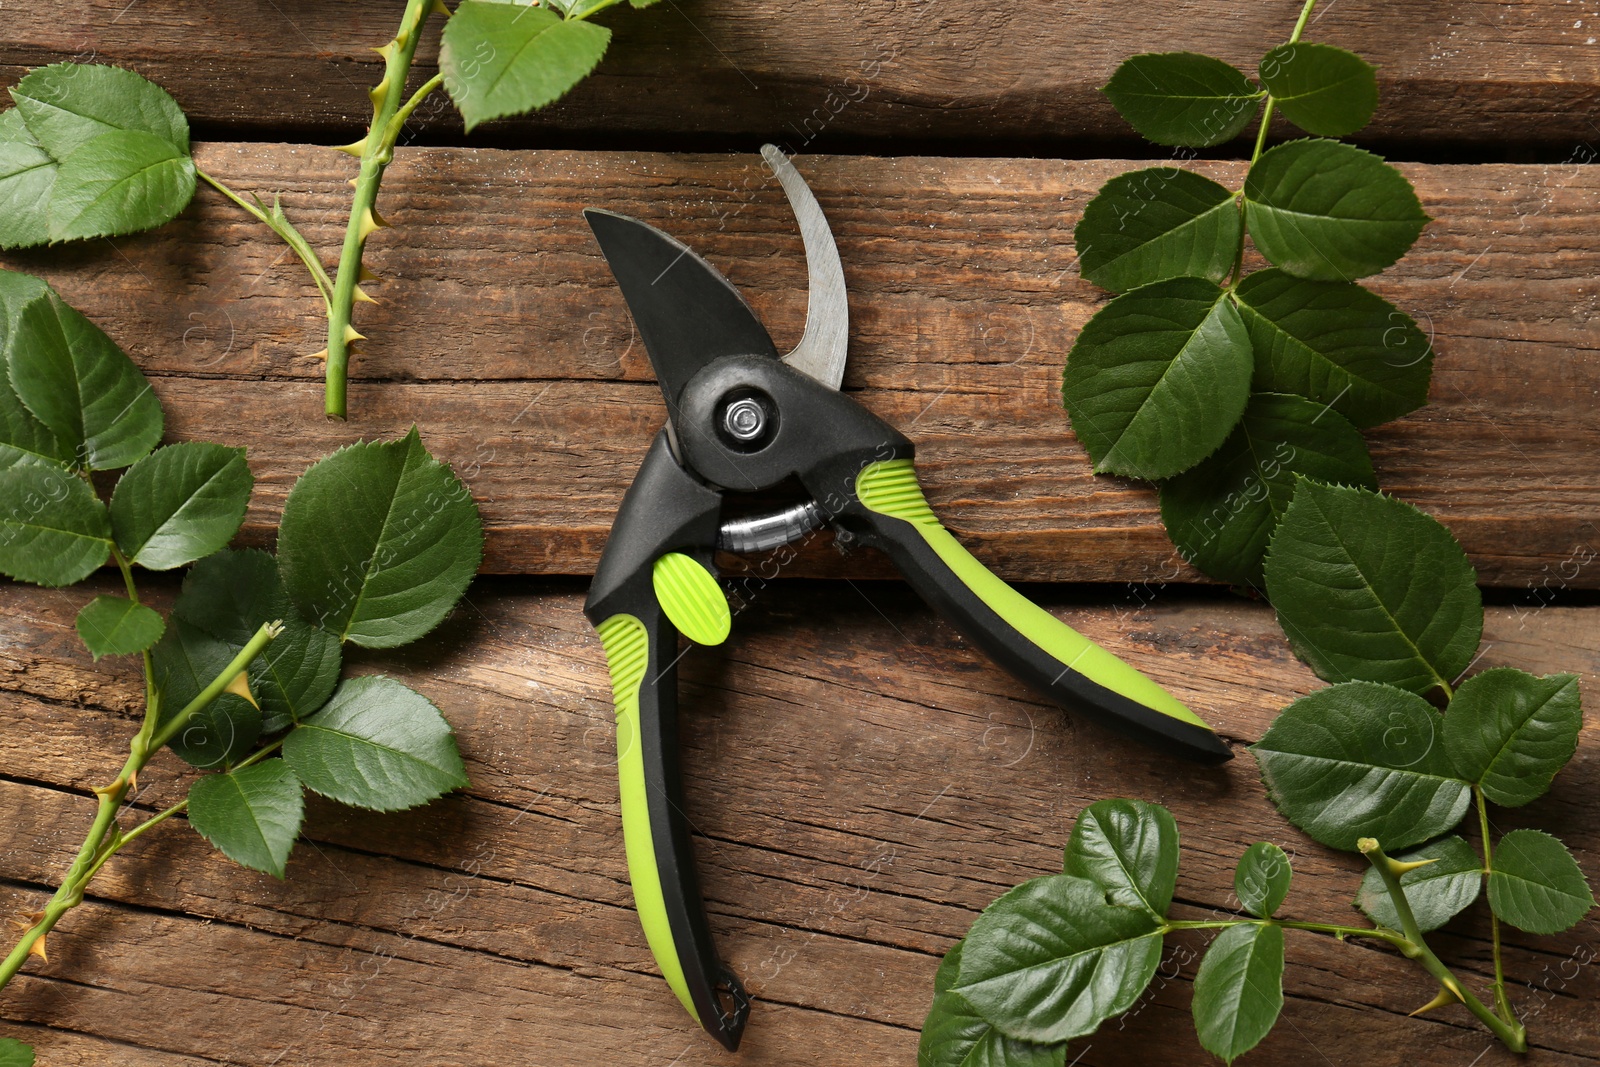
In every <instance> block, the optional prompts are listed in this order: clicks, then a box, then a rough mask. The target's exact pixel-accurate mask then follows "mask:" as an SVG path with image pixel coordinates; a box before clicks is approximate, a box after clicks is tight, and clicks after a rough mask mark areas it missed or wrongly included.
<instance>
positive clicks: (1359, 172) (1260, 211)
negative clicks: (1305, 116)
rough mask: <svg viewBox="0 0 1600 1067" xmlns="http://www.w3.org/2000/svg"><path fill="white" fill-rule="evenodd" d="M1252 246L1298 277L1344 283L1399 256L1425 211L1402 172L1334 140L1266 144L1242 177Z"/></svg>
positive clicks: (1425, 219)
mask: <svg viewBox="0 0 1600 1067" xmlns="http://www.w3.org/2000/svg"><path fill="white" fill-rule="evenodd" d="M1244 211H1245V224H1246V225H1247V226H1248V227H1249V228H1250V237H1251V238H1252V239H1253V240H1254V241H1255V244H1256V248H1257V249H1259V250H1260V252H1261V254H1262V255H1264V256H1266V257H1267V259H1269V260H1270V261H1271V262H1272V263H1273V264H1274V265H1276V266H1279V267H1282V268H1283V269H1284V270H1286V271H1288V272H1289V273H1290V274H1293V275H1296V276H1297V277H1301V278H1316V279H1320V280H1322V281H1333V282H1348V281H1354V280H1355V279H1356V278H1362V277H1365V276H1366V275H1368V274H1376V273H1377V272H1378V271H1380V270H1382V269H1383V268H1385V267H1387V266H1389V264H1391V263H1393V262H1394V261H1395V260H1397V259H1399V258H1400V257H1401V256H1403V255H1405V253H1406V249H1408V248H1410V247H1411V244H1412V242H1414V241H1415V240H1416V239H1417V235H1418V234H1420V233H1421V232H1422V227H1423V226H1425V225H1427V222H1428V216H1427V214H1426V213H1425V212H1424V211H1423V210H1422V204H1421V203H1420V202H1419V201H1418V200H1417V194H1416V192H1415V191H1414V190H1413V189H1412V188H1411V183H1410V182H1408V181H1406V179H1405V177H1404V175H1402V174H1401V173H1400V172H1399V171H1398V170H1395V169H1394V168H1393V167H1391V166H1390V165H1389V164H1387V163H1385V162H1384V161H1383V160H1382V159H1381V158H1380V157H1378V156H1375V155H1373V154H1372V153H1371V152H1365V151H1362V150H1361V149H1359V148H1355V147H1352V146H1351V145H1347V144H1340V143H1339V142H1338V141H1319V140H1303V141H1290V142H1289V143H1288V144H1281V145H1278V146H1277V147H1276V148H1272V149H1268V150H1267V151H1266V152H1265V153H1264V154H1263V155H1262V156H1261V158H1260V159H1258V160H1256V163H1255V166H1253V167H1251V168H1250V174H1249V176H1248V177H1247V178H1245V182H1244Z"/></svg>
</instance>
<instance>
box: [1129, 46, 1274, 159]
mask: <svg viewBox="0 0 1600 1067" xmlns="http://www.w3.org/2000/svg"><path fill="white" fill-rule="evenodd" d="M1100 91H1101V92H1103V93H1105V94H1106V96H1107V97H1109V98H1110V99H1111V104H1112V106H1113V107H1115V108H1116V109H1117V113H1118V114H1119V115H1121V116H1122V117H1123V118H1124V119H1126V120H1127V122H1128V125H1130V126H1132V127H1133V128H1134V129H1136V130H1138V131H1139V133H1140V134H1142V135H1143V136H1144V137H1146V138H1147V139H1149V140H1151V141H1154V142H1155V143H1156V144H1163V145H1184V146H1187V147H1190V148H1204V147H1206V146H1207V145H1214V144H1221V143H1222V142H1223V141H1230V140H1232V139H1233V138H1235V137H1237V136H1238V135H1239V133H1240V131H1241V130H1243V129H1244V128H1245V127H1246V126H1248V125H1249V124H1250V120H1251V119H1252V118H1254V117H1255V114H1256V112H1257V111H1258V110H1259V109H1260V106H1261V96H1262V93H1261V91H1260V90H1258V89H1257V88H1256V87H1255V86H1254V85H1251V84H1250V79H1248V78H1246V77H1245V76H1244V75H1243V74H1241V73H1240V72H1239V71H1238V70H1237V69H1236V68H1234V67H1231V66H1229V65H1228V64H1226V63H1224V62H1223V61H1222V60H1220V59H1214V58H1212V57H1211V56H1203V55H1199V54H1197V53H1194V52H1155V53H1145V54H1143V55H1137V56H1130V57H1129V58H1127V59H1125V60H1123V61H1122V65H1121V66H1119V67H1118V68H1117V70H1116V73H1115V74H1113V75H1111V80H1110V81H1109V82H1107V83H1106V85H1105V87H1104V88H1103V89H1101V90H1100Z"/></svg>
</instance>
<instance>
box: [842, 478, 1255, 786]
mask: <svg viewBox="0 0 1600 1067" xmlns="http://www.w3.org/2000/svg"><path fill="white" fill-rule="evenodd" d="M855 489H856V498H857V499H856V500H855V501H854V502H853V503H852V504H851V505H850V506H849V507H848V508H847V509H846V512H845V514H843V515H841V516H840V518H841V519H843V520H844V521H845V523H846V525H847V526H856V527H858V528H859V527H864V530H863V540H865V541H867V542H868V543H869V544H872V545H873V546H874V547H877V548H880V549H882V550H883V551H885V552H887V553H888V554H889V557H890V558H891V559H892V560H894V564H895V566H896V567H898V568H899V569H900V573H901V574H903V575H904V576H905V578H906V581H907V582H909V583H910V584H911V587H912V588H913V589H915V590H916V591H917V593H918V594H919V595H920V596H921V597H922V598H923V599H924V600H926V601H927V602H928V604H929V605H930V606H931V607H933V608H934V610H936V611H938V612H939V613H940V614H941V615H944V616H945V617H946V618H948V619H949V620H950V621H951V622H953V623H954V624H955V625H956V627H957V628H958V629H960V630H961V632H962V633H964V634H966V635H967V636H968V637H969V638H971V639H972V640H973V641H974V642H976V643H977V644H978V645H979V646H981V647H982V648H983V649H984V651H986V652H988V653H989V655H990V656H992V657H993V658H994V659H995V660H996V661H997V662H998V663H1000V664H1001V665H1002V666H1004V667H1005V668H1006V669H1007V670H1009V671H1011V673H1013V674H1015V675H1016V676H1017V677H1018V678H1020V679H1022V680H1023V681H1025V682H1027V683H1028V684H1030V685H1032V686H1033V687H1034V688H1036V689H1038V690H1040V691H1041V692H1043V693H1045V694H1046V695H1048V696H1049V697H1051V698H1052V699H1054V700H1055V701H1056V702H1057V703H1059V704H1061V705H1063V706H1064V707H1067V708H1071V709H1074V710H1078V711H1083V712H1086V713H1088V714H1090V715H1092V716H1093V717H1094V718H1096V719H1097V720H1098V721H1100V722H1102V723H1104V724H1105V725H1107V726H1109V727H1111V728H1112V729H1114V730H1117V731H1120V732H1121V733H1124V734H1127V735H1129V736H1132V737H1135V738H1137V739H1138V740H1140V741H1144V742H1147V743H1149V744H1151V745H1154V746H1155V747H1157V748H1160V749H1164V750H1166V751H1168V752H1172V753H1175V754H1177V755H1180V756H1183V757H1185V758H1187V759H1192V760H1196V761H1198V762H1201V763H1221V762H1223V761H1224V760H1228V759H1232V758H1233V753H1232V752H1231V751H1229V749H1228V746H1227V745H1225V744H1223V743H1222V741H1221V739H1219V738H1218V737H1217V735H1216V733H1215V732H1213V731H1212V729H1211V728H1210V727H1209V726H1207V725H1206V724H1205V722H1204V721H1203V720H1202V719H1200V717H1199V716H1197V715H1195V714H1194V712H1192V711H1190V710H1189V709H1188V708H1186V707H1185V706H1184V705H1183V704H1182V703H1180V702H1179V701H1178V699H1177V698H1176V697H1174V696H1173V695H1172V694H1171V693H1168V692H1167V691H1166V690H1165V689H1163V688H1161V686H1159V685H1157V684H1156V683H1155V682H1153V681H1151V680H1150V679H1149V678H1147V677H1145V676H1144V675H1143V674H1141V673H1140V672H1139V671H1137V670H1135V669H1134V668H1132V667H1130V666H1128V664H1126V663H1124V662H1122V661H1121V660H1120V659H1118V658H1117V657H1115V656H1113V655H1112V654H1111V653H1109V652H1107V651H1106V650H1105V649H1103V648H1101V647H1100V646H1099V645H1097V644H1095V643H1094V642H1093V641H1091V640H1089V639H1088V638H1087V637H1084V636H1083V635H1082V634H1080V633H1078V632H1077V631H1076V630H1073V629H1072V628H1071V627H1069V626H1067V625H1066V624H1065V623H1063V622H1062V621H1061V620H1060V619H1057V618H1056V617H1055V616H1054V615H1051V614H1050V613H1049V612H1047V611H1045V610H1044V609H1043V608H1041V607H1039V606H1038V605H1037V604H1035V603H1033V602H1032V601H1030V600H1028V599H1027V598H1026V597H1024V596H1023V595H1022V594H1021V593H1019V592H1017V591H1016V590H1015V589H1013V588H1011V587H1010V586H1009V585H1007V584H1006V583H1005V582H1003V581H1001V580H1000V579H999V578H997V577H995V575H994V574H993V573H991V572H990V571H989V570H988V568H986V567H984V565H983V564H982V563H980V562H978V560H977V559H976V558H975V557H974V556H973V555H972V554H971V553H970V552H968V551H967V550H966V549H965V548H964V547H963V546H962V545H961V543H960V542H959V541H957V540H956V539H955V538H954V537H953V536H952V535H951V534H950V532H949V531H948V530H946V529H945V528H944V526H943V525H941V524H940V522H939V520H938V518H937V517H936V516H935V515H934V513H933V511H932V509H930V508H929V507H928V502H927V500H926V499H924V498H923V495H922V488H921V487H920V486H919V485H918V484H917V479H916V473H915V470H914V468H913V466H912V462H911V460H910V459H889V460H883V461H879V462H875V463H871V464H868V465H866V466H865V467H864V468H863V469H862V470H861V472H860V474H859V475H857V477H856V480H855ZM851 520H853V521H851Z"/></svg>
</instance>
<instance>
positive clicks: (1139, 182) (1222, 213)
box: [1072, 167, 1244, 293]
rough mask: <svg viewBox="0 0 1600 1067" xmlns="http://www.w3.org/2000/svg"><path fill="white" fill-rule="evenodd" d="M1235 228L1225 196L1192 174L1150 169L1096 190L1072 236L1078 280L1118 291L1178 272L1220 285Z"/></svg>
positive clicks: (1237, 219) (1233, 205) (1231, 200)
mask: <svg viewBox="0 0 1600 1067" xmlns="http://www.w3.org/2000/svg"><path fill="white" fill-rule="evenodd" d="M1243 226H1244V220H1243V219H1242V218H1241V216H1240V214H1239V205H1238V203H1237V202H1236V200H1235V197H1234V194H1233V193H1232V192H1229V191H1228V190H1227V189H1224V188H1223V187H1222V186H1220V185H1218V184H1217V183H1216V182H1214V181H1212V180H1211V179H1210V178H1204V177H1201V176H1200V175H1198V174H1195V173H1194V172H1193V171H1187V170H1179V169H1178V168H1176V167H1151V168H1148V169H1146V170H1136V171H1132V172H1131V173H1128V174H1120V175H1118V176H1117V177H1115V178H1112V179H1111V180H1110V181H1108V182H1106V183H1105V185H1103V186H1101V187H1100V191H1099V192H1098V193H1096V194H1095V198H1094V199H1093V200H1091V201H1089V206H1088V207H1086V208H1084V209H1083V218H1082V219H1081V220H1080V221H1079V222H1078V226H1077V229H1075V230H1073V232H1072V237H1073V241H1074V242H1075V244H1076V245H1077V249H1078V270H1079V271H1080V272H1082V274H1083V276H1084V277H1085V278H1088V279H1089V280H1090V281H1092V282H1094V283H1095V284H1096V285H1098V286H1101V287H1102V288H1105V289H1110V290H1111V291H1113V292H1117V293H1121V292H1126V291H1127V290H1129V289H1137V288H1138V287H1139V286H1141V285H1147V284H1149V283H1150V282H1159V281H1164V280H1166V279H1167V278H1178V277H1183V276H1185V275H1188V276H1193V277H1197V278H1209V279H1210V280H1212V281H1214V282H1221V281H1222V279H1224V278H1226V277H1227V276H1228V272H1229V271H1230V270H1232V269H1233V256H1234V251H1235V249H1236V248H1237V247H1238V244H1239V238H1240V231H1241V230H1242V228H1243Z"/></svg>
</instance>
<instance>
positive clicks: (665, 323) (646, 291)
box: [583, 208, 778, 415]
mask: <svg viewBox="0 0 1600 1067" xmlns="http://www.w3.org/2000/svg"><path fill="white" fill-rule="evenodd" d="M583 217H584V218H585V219H586V220H587V221H588V223H589V228H590V229H592V230H593V231H594V236H595V239H596V240H597V241H599V242H600V251H602V252H604V253H605V257H606V262H607V263H609V264H610V265H611V273H612V275H614V276H615V277H616V279H617V285H618V287H619V288H621V290H622V297H623V299H624V300H626V301H627V302H628V310H629V311H630V312H632V313H633V321H634V323H635V324H636V325H637V326H638V327H639V336H640V337H641V338H643V339H644V347H645V351H646V352H648V353H649V354H650V365H651V366H652V367H654V368H655V372H656V382H657V383H658V384H659V385H660V386H661V392H662V394H663V395H665V396H666V398H667V412H668V414H669V415H672V414H675V413H676V412H677V409H678V400H679V398H680V397H681V396H682V395H683V387H684V386H685V385H687V384H688V382H689V379H690V378H693V377H694V376H695V373H696V372H697V371H699V370H700V368H701V367H704V366H705V365H706V364H708V363H710V362H712V361H713V360H715V359H719V358H720V357H722V356H738V355H763V356H771V357H772V358H774V359H776V358H778V350H777V348H776V347H775V346H774V345H773V343H772V338H771V337H770V336H768V334H767V330H766V327H765V326H762V325H761V320H760V319H758V318H756V315H755V312H753V311H751V310H750V306H749V305H748V304H746V303H745V302H744V297H742V296H740V295H739V291H738V290H737V289H735V288H734V287H733V285H732V284H731V283H730V282H729V281H728V279H726V278H724V277H723V276H722V274H721V273H720V272H718V270H717V268H715V267H713V266H712V265H711V264H709V263H707V262H706V261H705V260H703V259H701V258H700V257H699V256H698V255H696V254H695V253H694V250H693V249H691V248H690V247H689V246H688V245H686V244H684V243H683V242H682V241H679V240H677V239H676V238H673V237H670V236H668V235H667V234H665V233H663V232H661V231H660V230H658V229H656V228H655V227H654V226H651V225H650V224H649V223H645V222H640V221H639V220H638V219H635V218H630V217H629V216H627V215H618V214H617V213H616V212H613V211H602V210H601V209H599V208H585V209H584V212H583Z"/></svg>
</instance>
